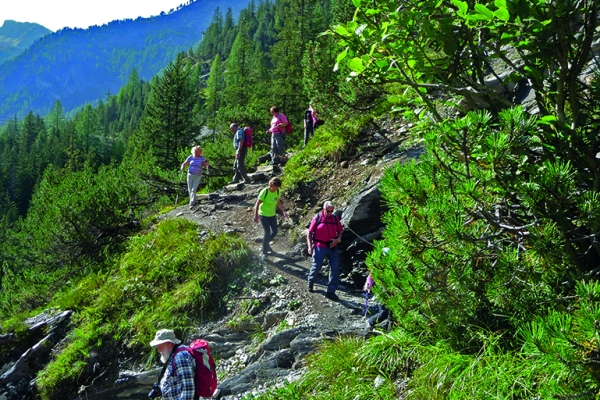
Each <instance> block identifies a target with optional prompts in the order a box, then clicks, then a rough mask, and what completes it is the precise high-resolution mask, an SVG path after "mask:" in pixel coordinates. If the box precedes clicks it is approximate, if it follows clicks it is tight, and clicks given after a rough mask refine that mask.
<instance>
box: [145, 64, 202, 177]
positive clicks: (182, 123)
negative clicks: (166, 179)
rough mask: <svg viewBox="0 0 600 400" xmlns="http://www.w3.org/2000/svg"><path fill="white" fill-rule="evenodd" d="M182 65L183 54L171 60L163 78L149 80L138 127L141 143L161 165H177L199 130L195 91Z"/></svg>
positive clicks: (168, 167) (187, 72)
mask: <svg viewBox="0 0 600 400" xmlns="http://www.w3.org/2000/svg"><path fill="white" fill-rule="evenodd" d="M190 72H191V71H190V70H189V69H186V68H185V59H184V54H183V53H180V54H179V55H178V56H177V59H176V60H175V61H173V62H171V63H170V64H169V65H168V66H167V67H166V68H165V71H164V75H163V76H162V77H157V78H156V79H155V80H154V81H153V83H152V92H151V94H150V98H149V100H148V104H147V105H146V108H145V116H144V119H143V121H142V123H141V126H140V135H141V138H142V144H143V145H144V146H147V147H148V149H151V151H152V152H153V153H154V154H155V155H156V157H157V162H158V163H159V165H160V166H161V167H162V168H165V169H172V168H174V167H175V166H176V165H179V163H180V160H178V159H177V157H178V155H179V151H180V150H181V149H182V148H183V147H187V146H190V145H191V143H192V142H193V140H194V138H195V136H196V135H197V134H198V133H199V126H198V123H197V118H196V116H195V115H194V106H195V104H196V96H197V95H196V90H195V87H194V86H193V85H192V82H191V79H190Z"/></svg>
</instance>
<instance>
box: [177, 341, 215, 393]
mask: <svg viewBox="0 0 600 400" xmlns="http://www.w3.org/2000/svg"><path fill="white" fill-rule="evenodd" d="M180 351H187V352H188V353H190V354H191V355H192V357H194V359H195V360H196V375H194V386H195V392H196V396H200V397H212V395H213V394H214V393H215V390H217V372H216V365H215V360H214V359H213V357H212V355H211V354H210V347H209V346H208V342H207V341H206V340H204V339H196V340H194V341H193V342H192V343H190V346H189V347H185V346H181V347H178V348H177V350H175V354H177V353H179V352H180ZM172 359H173V361H172V364H171V368H173V370H174V369H175V355H173V357H172Z"/></svg>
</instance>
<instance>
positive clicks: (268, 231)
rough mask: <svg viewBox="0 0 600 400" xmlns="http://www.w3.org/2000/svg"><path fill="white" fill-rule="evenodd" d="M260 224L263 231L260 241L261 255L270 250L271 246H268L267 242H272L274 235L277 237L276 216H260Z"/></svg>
mask: <svg viewBox="0 0 600 400" xmlns="http://www.w3.org/2000/svg"><path fill="white" fill-rule="evenodd" d="M260 224H261V225H262V227H263V230H264V231H265V234H264V236H263V240H262V251H263V253H266V252H267V251H269V250H270V249H271V246H269V242H270V241H271V240H273V238H274V237H275V235H277V216H276V215H274V216H272V217H264V216H262V215H261V216H260Z"/></svg>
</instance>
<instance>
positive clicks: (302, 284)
mask: <svg viewBox="0 0 600 400" xmlns="http://www.w3.org/2000/svg"><path fill="white" fill-rule="evenodd" d="M264 187H266V180H265V181H263V182H260V183H259V184H253V185H244V186H243V187H242V188H240V190H234V191H230V192H226V191H222V192H221V193H219V196H218V197H217V196H212V197H213V198H212V199H207V200H203V201H201V202H199V204H198V205H196V206H194V207H193V208H192V209H190V208H189V207H188V206H187V205H186V206H183V207H178V208H176V209H174V210H172V211H171V212H169V213H167V214H165V216H164V217H163V218H186V219H188V220H190V221H193V222H195V223H197V224H198V225H199V226H201V227H202V228H204V229H206V230H207V231H211V232H214V233H224V232H229V233H231V232H236V233H237V234H238V235H239V236H240V237H242V238H244V239H245V240H246V242H247V243H248V246H249V248H250V250H251V251H252V252H253V254H254V257H255V259H256V262H258V263H260V264H261V265H262V266H263V267H264V268H266V269H268V270H270V271H271V272H272V273H273V274H276V275H277V274H279V275H281V276H282V277H283V278H284V279H285V282H286V283H287V285H286V290H287V293H286V295H288V296H290V297H291V298H293V299H295V300H297V301H299V302H300V304H301V307H299V309H298V310H296V311H295V315H293V316H291V318H292V319H293V320H294V321H295V323H296V324H297V325H300V324H302V325H308V326H315V327H319V328H324V329H332V330H334V331H348V330H352V331H356V330H359V331H360V330H363V329H364V328H365V319H364V317H363V316H362V313H363V311H364V302H365V300H364V297H363V296H362V292H361V291H358V290H355V289H352V288H349V287H345V286H344V285H343V284H340V287H339V288H338V291H337V292H336V294H337V295H338V296H339V298H340V301H338V302H333V301H331V300H329V299H327V298H325V292H326V290H327V277H326V276H324V275H322V276H320V277H319V280H318V281H317V282H316V283H315V285H314V292H313V293H309V292H308V290H307V278H308V272H309V270H310V266H311V263H310V261H311V260H310V257H309V256H308V255H307V254H306V252H305V248H304V247H303V246H302V245H301V243H302V242H303V241H304V237H305V236H304V234H305V233H304V231H303V229H304V226H297V225H292V226H291V227H284V228H282V227H281V225H282V224H281V223H282V222H284V220H283V218H281V220H280V229H279V233H278V235H277V237H276V239H275V241H274V242H273V243H272V245H271V247H272V249H273V252H272V253H270V254H269V255H268V257H267V259H266V260H261V259H259V257H258V254H259V252H260V247H261V240H262V236H263V230H262V227H261V225H260V223H258V224H257V223H255V222H254V221H253V219H252V217H253V215H254V204H255V201H256V198H257V196H258V193H259V191H260V190H261V189H262V188H264ZM285 204H290V201H289V200H286V201H285ZM290 214H292V220H297V218H295V216H294V215H293V211H290ZM202 228H201V231H202ZM292 238H296V241H297V243H292V242H291V239H292Z"/></svg>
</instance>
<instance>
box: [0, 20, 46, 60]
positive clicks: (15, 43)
mask: <svg viewBox="0 0 600 400" xmlns="http://www.w3.org/2000/svg"><path fill="white" fill-rule="evenodd" d="M51 32H52V31H51V30H50V29H47V28H45V27H43V26H41V25H39V24H35V23H31V22H16V21H11V20H7V21H4V24H3V25H2V26H1V27H0V64H2V63H3V62H4V61H6V60H9V59H11V58H13V57H15V56H17V55H19V54H21V53H22V52H23V51H25V50H26V49H27V48H28V47H29V46H31V45H32V44H33V42H35V41H36V40H37V39H39V38H41V37H42V36H44V35H47V34H48V33H51Z"/></svg>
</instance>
